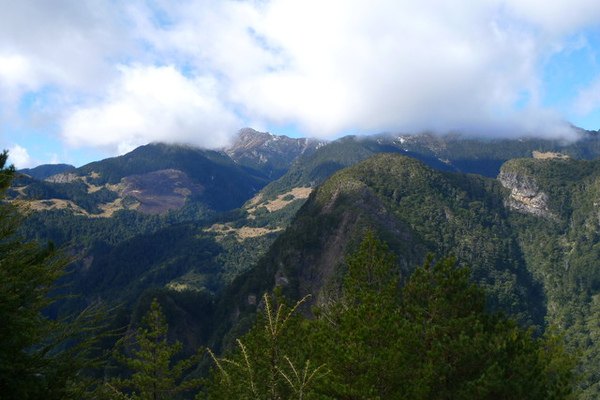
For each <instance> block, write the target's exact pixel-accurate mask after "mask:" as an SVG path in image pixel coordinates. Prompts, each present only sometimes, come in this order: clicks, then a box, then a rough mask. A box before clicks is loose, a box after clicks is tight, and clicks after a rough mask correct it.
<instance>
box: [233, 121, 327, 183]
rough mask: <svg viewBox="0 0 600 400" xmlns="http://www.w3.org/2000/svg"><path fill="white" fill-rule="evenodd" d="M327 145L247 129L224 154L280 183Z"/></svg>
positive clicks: (320, 142)
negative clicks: (302, 158) (295, 165)
mask: <svg viewBox="0 0 600 400" xmlns="http://www.w3.org/2000/svg"><path fill="white" fill-rule="evenodd" d="M324 142H325V141H322V140H317V139H312V138H299V139H294V138H290V137H288V136H285V135H281V136H279V135H274V134H272V133H269V132H258V131H256V130H254V129H251V128H245V129H242V130H240V131H239V133H238V137H237V139H236V140H235V141H234V142H233V144H232V145H231V146H229V147H226V148H225V149H223V151H224V152H225V153H226V154H227V155H228V156H229V157H231V159H232V160H234V161H235V162H236V163H238V164H239V165H242V166H244V167H249V168H253V169H256V170H258V171H261V172H263V173H264V174H265V177H268V178H269V179H277V178H279V177H281V176H282V175H283V174H284V173H285V172H287V170H289V169H290V167H291V166H292V164H293V163H294V161H295V160H296V159H297V158H298V157H300V156H302V155H305V154H310V153H312V152H313V151H314V150H315V149H316V148H317V147H319V145H321V144H323V143H324Z"/></svg>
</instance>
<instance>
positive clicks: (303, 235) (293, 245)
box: [228, 154, 544, 328]
mask: <svg viewBox="0 0 600 400" xmlns="http://www.w3.org/2000/svg"><path fill="white" fill-rule="evenodd" d="M503 193H504V190H503V189H502V187H501V185H500V184H499V183H498V182H497V181H495V180H492V179H488V178H483V177H479V176H475V175H464V174H456V173H449V172H440V171H436V170H433V169H431V168H429V167H427V166H426V165H425V164H423V163H422V162H420V161H418V160H415V159H413V158H411V157H406V156H402V155H398V154H380V155H376V156H373V157H371V158H369V159H367V160H366V161H364V162H362V163H360V164H357V165H355V166H353V167H349V168H346V169H344V170H343V171H340V172H339V173H337V174H335V175H333V176H332V177H331V178H330V179H328V180H327V181H326V182H325V183H323V184H322V185H321V186H319V187H318V188H317V189H315V191H314V192H313V193H312V194H311V196H310V198H309V200H308V202H307V203H306V204H305V205H304V206H303V207H302V209H301V210H300V211H299V212H298V214H297V215H296V218H295V219H294V221H293V222H292V224H291V225H290V226H289V227H288V229H287V230H286V231H285V233H284V234H283V235H281V236H280V237H279V238H278V239H277V240H276V241H275V243H274V244H273V246H272V247H271V249H270V250H269V252H268V253H267V254H266V256H265V257H264V258H263V259H262V261H261V262H260V263H259V264H258V266H257V267H256V268H255V269H254V270H252V271H250V272H249V273H247V274H245V275H243V276H242V277H240V278H239V279H238V280H236V282H234V284H233V286H232V288H231V289H230V291H229V292H228V293H229V294H228V296H234V297H237V300H238V302H239V303H238V306H239V307H242V308H244V309H247V308H248V307H249V304H248V298H255V297H256V298H260V295H261V291H265V290H271V289H272V288H273V287H274V286H275V285H281V286H283V287H284V288H285V292H286V293H287V294H288V295H289V296H291V297H292V298H294V299H296V298H300V297H302V296H304V295H305V294H308V293H311V294H313V296H314V300H313V303H314V304H315V303H316V304H318V303H320V302H324V301H327V296H329V294H328V291H331V290H334V289H335V288H336V287H338V286H339V282H340V279H341V277H342V276H343V274H344V259H345V257H346V256H347V255H348V254H349V253H350V252H351V251H353V249H354V248H355V246H356V244H357V243H358V242H359V241H360V239H361V237H362V235H363V234H364V231H365V229H367V228H368V227H372V228H373V229H375V231H376V232H377V234H378V235H379V236H380V237H381V238H382V239H383V240H385V241H386V242H388V244H389V245H390V247H391V248H392V249H393V250H394V251H396V252H397V254H398V256H399V264H400V267H401V268H402V270H403V271H404V274H405V276H407V275H408V274H410V271H411V270H412V268H414V266H416V265H419V264H421V263H422V262H423V260H424V257H425V255H426V254H427V253H429V252H432V253H434V254H437V255H438V256H442V255H446V254H454V255H455V256H456V257H457V258H458V260H459V261H460V262H461V263H466V264H469V265H471V266H472V268H473V274H474V276H473V277H474V279H476V280H477V281H478V282H480V283H481V284H482V285H484V286H485V287H486V289H488V291H489V292H490V293H491V296H490V306H491V307H493V308H502V309H504V310H505V311H506V312H509V313H511V314H513V315H517V316H518V317H519V318H520V319H521V321H523V322H526V323H528V324H533V325H535V326H538V328H541V325H543V318H544V310H543V309H544V307H543V298H542V296H541V293H540V286H539V284H536V283H535V282H534V280H533V278H532V276H531V274H530V273H529V272H528V271H527V268H526V265H525V262H524V258H523V255H522V253H521V250H520V248H519V246H518V243H517V241H516V240H515V237H514V235H513V233H512V230H511V226H510V223H509V215H508V211H507V209H506V208H505V207H504V205H503V197H504V196H503Z"/></svg>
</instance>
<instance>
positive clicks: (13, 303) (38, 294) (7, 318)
mask: <svg viewBox="0 0 600 400" xmlns="http://www.w3.org/2000/svg"><path fill="white" fill-rule="evenodd" d="M7 158H8V153H7V152H6V151H5V152H4V153H2V154H0V201H1V202H0V321H1V323H0V398H3V399H36V398H39V399H65V398H83V397H85V395H86V393H87V392H88V389H89V388H90V387H91V386H93V385H92V380H91V379H90V378H88V377H87V375H86V374H85V371H86V370H88V369H90V368H94V367H97V366H98V363H99V360H98V359H97V358H94V357H93V356H91V353H92V352H93V351H94V346H95V343H96V342H97V340H98V339H99V335H98V331H99V330H101V329H102V328H103V327H104V321H105V313H104V311H103V310H101V309H100V308H96V307H94V306H92V307H90V308H89V309H87V310H84V311H83V312H82V313H78V314H75V315H72V316H70V317H69V316H67V317H64V318H58V319H54V320H52V319H49V318H47V317H46V316H45V315H44V313H43V311H44V309H46V307H48V306H49V305H51V304H53V303H54V302H55V301H56V300H57V297H56V296H54V295H53V291H54V290H55V289H56V287H57V280H58V279H59V278H60V277H62V276H63V275H65V268H66V267H67V265H68V264H69V263H70V262H71V259H70V258H69V257H68V256H67V255H66V254H65V253H64V252H63V251H56V250H55V249H54V248H53V246H51V245H50V246H46V247H44V246H40V245H39V244H37V243H35V242H31V241H25V240H24V239H23V238H22V237H21V236H20V235H19V229H20V227H21V225H22V223H23V221H24V218H26V214H27V209H26V205H24V204H18V203H14V202H8V201H7V200H6V191H7V189H8V187H9V186H10V184H11V182H12V179H13V177H14V174H15V172H14V168H13V167H12V166H8V167H7V166H6V161H7Z"/></svg>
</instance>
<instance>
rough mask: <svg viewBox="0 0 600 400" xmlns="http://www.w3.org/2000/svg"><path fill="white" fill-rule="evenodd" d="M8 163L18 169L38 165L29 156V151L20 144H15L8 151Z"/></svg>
mask: <svg viewBox="0 0 600 400" xmlns="http://www.w3.org/2000/svg"><path fill="white" fill-rule="evenodd" d="M8 162H9V163H10V164H13V165H14V166H15V168H17V169H22V168H29V167H32V166H34V165H35V164H36V163H35V162H34V160H33V159H32V158H31V157H30V156H29V153H28V152H27V149H26V148H24V147H21V146H19V145H18V144H14V145H13V146H11V147H10V148H9V149H8Z"/></svg>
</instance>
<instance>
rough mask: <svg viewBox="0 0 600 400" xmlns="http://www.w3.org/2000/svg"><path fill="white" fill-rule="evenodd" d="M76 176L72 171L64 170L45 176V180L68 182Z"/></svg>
mask: <svg viewBox="0 0 600 400" xmlns="http://www.w3.org/2000/svg"><path fill="white" fill-rule="evenodd" d="M77 178H79V177H78V176H77V175H75V174H74V173H72V172H64V173H62V174H57V175H53V176H50V177H48V178H46V179H45V181H46V182H50V183H70V182H73V181H74V180H75V179H77Z"/></svg>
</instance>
